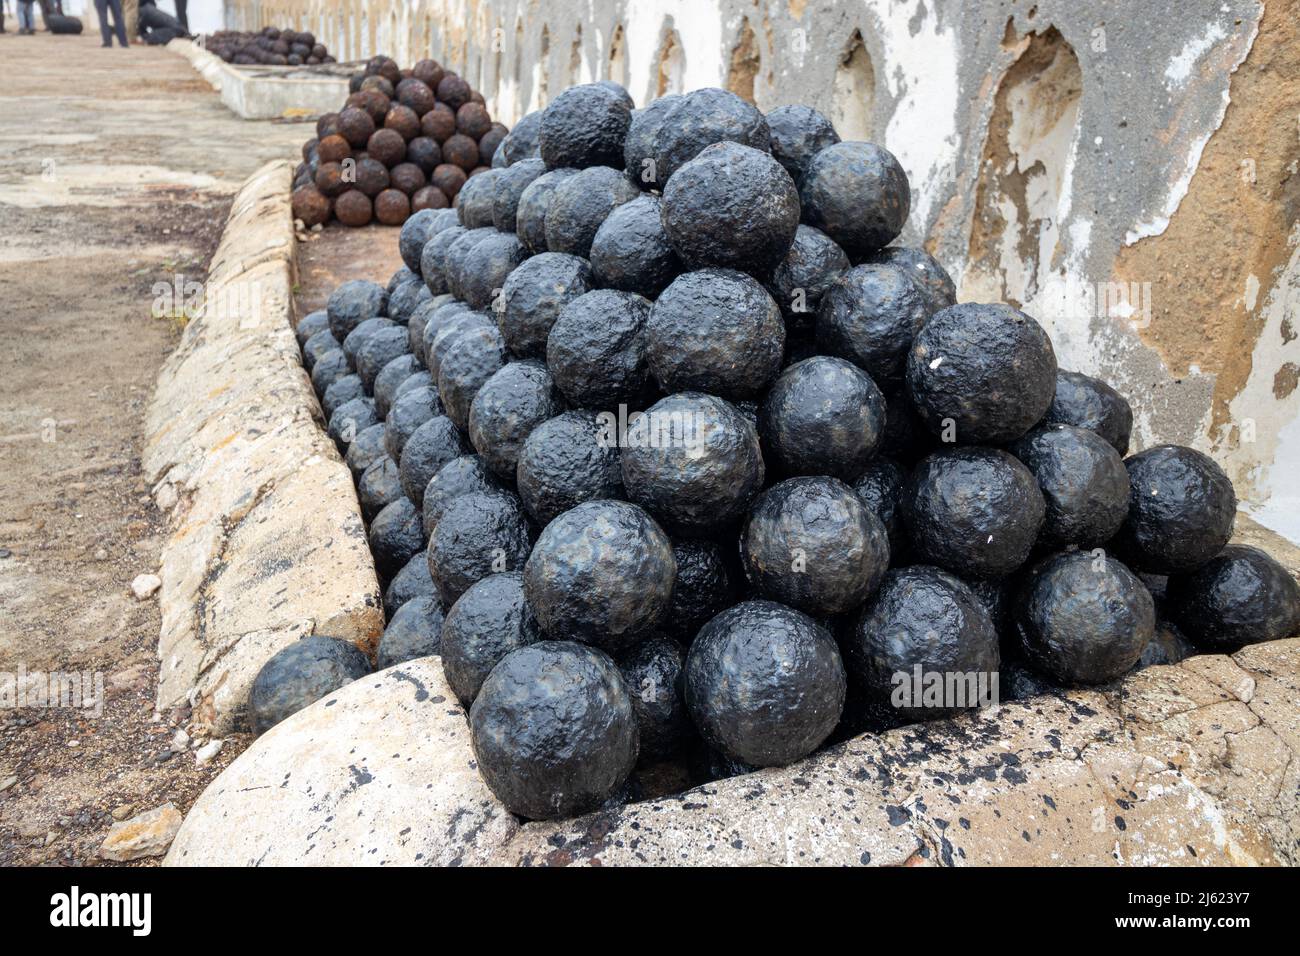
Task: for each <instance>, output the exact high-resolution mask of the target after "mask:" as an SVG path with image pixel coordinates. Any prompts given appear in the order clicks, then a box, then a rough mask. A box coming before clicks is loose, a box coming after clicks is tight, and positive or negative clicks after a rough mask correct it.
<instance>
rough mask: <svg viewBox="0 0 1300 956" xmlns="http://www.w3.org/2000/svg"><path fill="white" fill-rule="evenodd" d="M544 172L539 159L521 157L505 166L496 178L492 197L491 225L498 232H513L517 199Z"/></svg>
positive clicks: (544, 167)
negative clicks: (511, 164) (510, 164)
mask: <svg viewBox="0 0 1300 956" xmlns="http://www.w3.org/2000/svg"><path fill="white" fill-rule="evenodd" d="M545 172H546V164H545V163H544V162H542V161H541V160H540V159H523V160H520V161H519V162H517V163H515V164H514V165H513V166H509V167H507V168H506V169H505V170H504V171H503V172H502V173H500V175H499V176H498V178H497V188H496V195H495V196H494V197H493V199H492V225H494V226H496V228H497V229H498V230H499V231H500V232H514V231H515V222H516V216H517V215H518V212H519V200H520V198H521V197H522V196H523V194H524V190H526V189H527V188H528V187H529V186H531V185H532V184H533V182H534V181H536V179H537V178H538V177H539V176H541V175H543V174H544V173H545Z"/></svg>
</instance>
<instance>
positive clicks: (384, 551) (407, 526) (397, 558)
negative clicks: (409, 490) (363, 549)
mask: <svg viewBox="0 0 1300 956" xmlns="http://www.w3.org/2000/svg"><path fill="white" fill-rule="evenodd" d="M369 538H370V553H371V554H372V555H374V558H375V570H376V571H377V572H378V573H379V577H380V580H383V581H388V580H389V579H391V578H392V577H393V576H394V575H396V574H397V572H398V571H400V570H402V568H403V567H404V566H405V564H406V562H408V561H410V560H411V558H413V557H414V556H415V555H416V554H417V553H418V552H419V551H420V550H421V549H422V548H423V547H424V526H423V525H422V524H421V523H420V511H419V509H418V508H416V507H415V505H414V504H413V503H412V502H411V500H410V499H409V498H406V497H401V498H398V499H397V500H396V501H393V502H390V503H389V504H386V505H384V507H383V510H381V511H380V512H379V514H377V515H375V517H374V520H372V521H371V522H370V532H369Z"/></svg>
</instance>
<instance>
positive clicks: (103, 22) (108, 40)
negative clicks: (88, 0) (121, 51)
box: [95, 0, 113, 46]
mask: <svg viewBox="0 0 1300 956" xmlns="http://www.w3.org/2000/svg"><path fill="white" fill-rule="evenodd" d="M95 15H96V16H98V17H99V35H100V36H101V37H102V38H103V40H104V46H112V45H113V34H112V32H111V31H110V30H109V29H108V0H95Z"/></svg>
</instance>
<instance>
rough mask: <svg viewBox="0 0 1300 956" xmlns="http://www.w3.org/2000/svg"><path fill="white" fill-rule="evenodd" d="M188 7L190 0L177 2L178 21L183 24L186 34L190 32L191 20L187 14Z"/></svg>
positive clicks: (177, 0) (178, 0)
mask: <svg viewBox="0 0 1300 956" xmlns="http://www.w3.org/2000/svg"><path fill="white" fill-rule="evenodd" d="M188 6H189V3H188V0H176V19H177V20H179V21H180V22H181V26H182V27H183V28H184V29H185V32H186V33H189V32H190V18H189V17H188V16H186V14H185V8H186V7H188Z"/></svg>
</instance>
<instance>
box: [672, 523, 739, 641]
mask: <svg viewBox="0 0 1300 956" xmlns="http://www.w3.org/2000/svg"><path fill="white" fill-rule="evenodd" d="M673 558H674V559H675V560H676V561H677V583H676V584H675V585H674V587H673V600H672V604H670V605H669V607H668V616H667V617H666V618H665V619H664V622H663V624H662V625H661V626H660V630H662V631H663V632H664V633H665V634H668V635H670V636H672V637H675V638H677V639H678V640H680V641H682V642H683V643H685V644H689V643H690V642H691V641H693V640H695V634H696V632H698V631H699V629H700V628H701V627H703V626H704V625H705V623H706V622H707V621H708V620H709V619H710V618H712V617H713V616H714V615H716V614H720V613H721V612H722V611H724V610H726V609H727V608H728V607H730V606H731V605H732V604H734V603H735V599H736V594H737V590H738V589H737V587H736V581H735V580H734V576H733V574H732V571H731V567H730V565H729V564H728V562H727V559H726V556H725V555H724V554H723V550H722V546H721V545H720V544H719V543H718V542H717V541H714V540H711V539H708V538H679V539H677V540H675V541H674V542H673Z"/></svg>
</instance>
